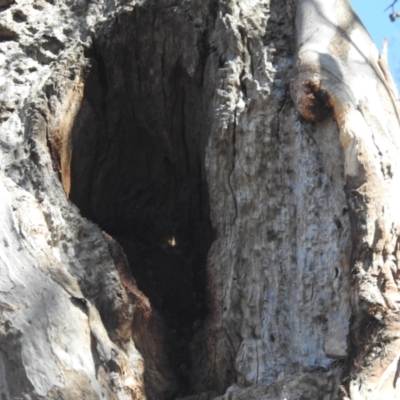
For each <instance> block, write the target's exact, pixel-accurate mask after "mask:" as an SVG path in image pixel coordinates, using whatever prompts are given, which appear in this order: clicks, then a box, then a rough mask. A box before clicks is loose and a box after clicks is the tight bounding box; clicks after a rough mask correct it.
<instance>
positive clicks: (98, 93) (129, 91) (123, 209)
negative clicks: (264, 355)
mask: <svg viewBox="0 0 400 400" xmlns="http://www.w3.org/2000/svg"><path fill="white" fill-rule="evenodd" d="M208 10H209V7H208V5H207V4H206V3H203V4H202V5H201V8H199V10H198V15H197V18H198V19H199V22H198V24H204V23H205V21H204V16H203V15H202V14H201V13H202V12H203V13H204V11H208ZM191 12H196V10H192V11H191ZM171 22H173V23H172V24H171ZM200 28H201V29H200ZM206 33H207V32H204V26H201V27H199V29H197V30H196V27H195V26H193V25H192V24H190V23H188V20H187V16H185V15H184V11H183V10H181V9H179V8H178V7H172V8H165V7H158V6H157V5H150V6H143V7H137V8H135V10H127V11H126V12H122V13H120V15H119V17H118V19H113V20H111V21H110V22H109V21H107V22H106V23H105V24H104V25H103V26H102V27H100V28H99V29H98V31H97V32H96V34H95V37H94V45H93V47H92V48H91V50H90V53H88V54H87V55H88V56H90V64H91V65H90V67H89V68H88V71H86V74H87V77H86V82H85V89H84V94H83V98H82V103H81V107H80V110H79V112H78V114H77V115H76V118H75V121H74V127H73V129H72V133H71V150H72V158H71V166H70V168H69V167H68V168H65V169H63V168H61V170H62V171H63V172H62V180H63V184H64V187H65V186H66V182H68V183H67V184H68V189H70V190H68V191H69V192H70V199H71V200H72V201H73V202H74V203H75V204H76V205H77V206H78V207H79V209H80V210H81V212H82V214H83V216H85V217H87V218H89V219H91V220H93V221H95V222H96V223H97V224H99V226H100V227H101V228H102V229H103V230H104V231H106V232H107V233H109V234H110V235H112V236H113V237H114V238H115V239H117V240H118V242H119V243H120V244H121V245H122V247H123V249H124V252H125V254H126V256H127V258H128V261H129V264H130V268H131V271H132V274H133V276H134V277H135V279H136V281H137V283H138V286H139V288H140V289H141V290H142V291H143V292H144V294H145V295H146V296H147V297H148V298H149V299H150V301H151V303H152V305H153V307H154V308H155V310H157V312H158V313H159V315H160V316H161V317H162V319H163V321H164V323H165V324H166V327H167V328H168V333H166V332H165V335H166V336H167V338H166V341H165V348H164V349H162V348H159V349H158V351H161V352H166V354H168V359H169V362H170V363H171V365H172V367H173V370H174V371H175V373H176V375H177V376H178V377H179V380H180V383H181V388H180V389H181V390H183V391H182V393H184V392H185V391H187V390H188V389H189V385H190V382H189V377H190V373H191V369H192V366H191V357H190V348H189V345H190V342H191V340H192V338H193V335H194V333H195V332H196V331H198V330H199V328H200V327H201V325H202V323H203V321H204V318H205V316H206V313H207V305H206V298H205V291H206V288H205V285H206V279H205V278H206V277H205V275H206V271H205V267H206V257H207V253H208V251H209V248H210V245H211V243H212V240H213V232H212V228H211V222H210V217H209V213H210V212H209V202H208V188H207V184H206V177H205V169H204V161H205V145H206V142H207V135H208V133H209V127H208V126H207V116H206V115H205V112H206V110H205V107H204V104H203V103H204V100H203V94H202V78H203V77H202V74H203V69H204V56H205V52H206V50H207V49H206V48H205V47H204V46H205V43H203V42H205V41H206V37H205V35H206ZM64 171H65V172H64ZM69 173H70V177H69V176H66V175H68V174H69ZM66 189H67V188H66ZM133 329H134V330H135V329H137V327H134V328H133ZM134 337H135V343H136V344H137V346H138V350H139V351H140V352H141V353H142V354H143V355H144V358H145V360H147V359H148V357H147V356H148V354H147V351H146V346H147V344H146V343H145V341H146V340H148V338H147V335H145V336H144V337H140V335H137V334H135V336H134ZM153 356H154V357H157V354H153ZM145 381H146V384H147V387H148V388H150V387H152V386H153V385H154V382H152V376H151V375H150V376H149V375H148V374H147V373H146V372H145Z"/></svg>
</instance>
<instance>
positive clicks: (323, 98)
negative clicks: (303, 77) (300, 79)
mask: <svg viewBox="0 0 400 400" xmlns="http://www.w3.org/2000/svg"><path fill="white" fill-rule="evenodd" d="M303 90H304V96H303V97H302V99H301V100H300V102H299V104H298V107H299V110H300V113H301V115H302V116H303V117H304V118H305V119H306V120H307V121H312V122H317V121H323V120H325V119H326V118H327V117H328V116H329V115H331V113H332V102H331V99H330V96H329V94H328V93H327V92H326V91H325V90H323V89H322V88H321V83H320V82H315V81H313V80H307V81H306V82H305V83H304V85H303Z"/></svg>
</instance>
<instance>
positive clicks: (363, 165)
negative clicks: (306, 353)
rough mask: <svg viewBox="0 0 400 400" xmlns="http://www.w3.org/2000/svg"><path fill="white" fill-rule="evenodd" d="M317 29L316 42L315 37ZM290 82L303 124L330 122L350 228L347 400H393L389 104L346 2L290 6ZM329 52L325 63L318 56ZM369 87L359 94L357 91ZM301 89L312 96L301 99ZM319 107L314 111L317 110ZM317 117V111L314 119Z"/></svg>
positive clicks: (395, 341)
mask: <svg viewBox="0 0 400 400" xmlns="http://www.w3.org/2000/svg"><path fill="white" fill-rule="evenodd" d="M315 26H318V35H316V34H315V32H316V28H315ZM296 27H297V43H298V50H297V64H296V68H295V71H294V75H293V76H294V77H293V80H292V82H291V88H292V95H293V99H294V101H295V103H296V106H297V109H298V110H299V112H300V113H301V114H302V115H303V117H304V118H306V119H308V120H311V121H321V120H326V119H329V118H333V119H334V120H335V121H336V123H337V126H338V129H339V140H340V143H341V146H342V148H343V153H344V161H345V165H344V167H345V168H344V172H345V178H346V187H345V192H346V197H347V202H348V204H349V209H350V219H351V228H352V239H353V240H352V244H353V252H352V266H351V284H352V287H351V303H352V309H353V315H352V323H351V344H352V353H351V358H350V361H351V372H350V374H351V378H346V379H345V382H346V385H345V386H346V387H347V396H349V397H350V398H351V399H378V398H379V399H381V398H397V397H396V392H397V389H396V387H397V385H398V382H397V381H398V377H399V355H400V342H399V336H398V334H395V333H394V332H396V331H398V329H399V326H400V325H399V308H400V294H399V289H398V284H399V267H400V264H399V263H400V258H399V251H398V237H399V233H400V230H399V229H400V225H399V224H400V219H399V217H400V215H399V213H400V212H399V207H398V199H399V194H400V193H399V184H400V171H399V163H398V161H397V160H398V154H399V150H400V139H399V137H400V136H399V134H400V126H399V112H398V100H397V98H398V95H397V91H396V88H395V87H394V86H393V83H392V79H391V78H390V74H387V64H386V60H385V59H384V56H385V55H384V54H383V55H382V56H381V57H380V58H379V57H378V55H377V53H376V49H375V47H374V46H373V45H372V44H371V39H370V38H369V36H368V34H367V33H366V32H365V30H364V27H363V26H362V25H361V23H360V21H359V20H358V18H357V16H356V15H355V14H354V13H353V11H352V10H351V8H350V7H349V6H348V4H347V2H346V1H322V0H321V1H318V0H317V1H313V2H307V1H305V2H302V1H299V2H298V7H297V16H296ZM324 49H329V54H328V53H326V51H324ZM366 81H368V82H374V84H373V85H365V82H366ZM310 88H311V89H312V90H310ZM318 103H319V105H318ZM320 110H326V111H328V112H325V111H323V112H322V113H321V111H320Z"/></svg>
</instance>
